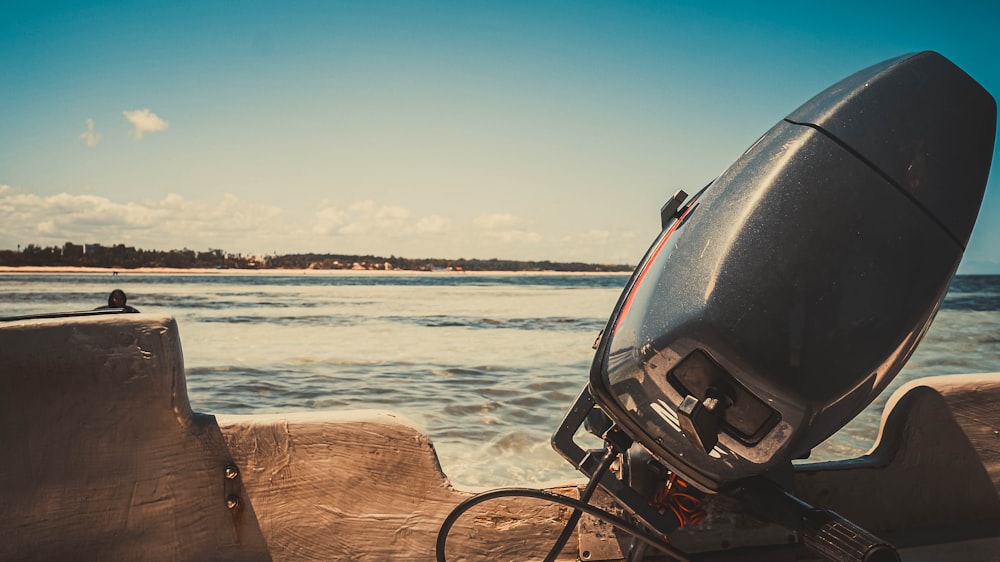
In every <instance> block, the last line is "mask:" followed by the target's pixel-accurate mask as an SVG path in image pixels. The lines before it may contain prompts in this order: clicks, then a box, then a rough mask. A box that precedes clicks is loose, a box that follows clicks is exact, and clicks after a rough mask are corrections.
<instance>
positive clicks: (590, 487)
mask: <svg viewBox="0 0 1000 562" xmlns="http://www.w3.org/2000/svg"><path fill="white" fill-rule="evenodd" d="M616 456H618V451H616V450H615V449H614V448H612V447H608V448H607V449H606V450H605V452H604V456H603V457H601V462H600V464H598V465H597V470H595V471H594V473H593V474H592V475H591V476H590V482H587V487H586V488H584V489H583V492H581V493H580V501H582V502H583V503H590V498H591V496H593V495H594V492H596V491H597V485H598V484H600V482H601V478H603V477H604V473H605V472H607V471H608V469H609V468H611V463H613V462H614V461H615V457H616ZM581 514H582V512H581V511H580V510H579V509H574V510H573V513H571V514H570V516H569V520H568V521H566V526H565V527H563V530H562V533H560V534H559V538H558V539H556V542H555V544H553V545H552V548H551V549H550V550H549V554H548V556H546V557H545V562H555V559H556V557H557V556H559V553H560V552H562V549H563V547H565V546H566V543H567V542H569V539H570V537H572V536H573V530H575V529H576V524H577V523H579V522H580V515H581Z"/></svg>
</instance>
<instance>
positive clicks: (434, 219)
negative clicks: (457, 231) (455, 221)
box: [416, 215, 452, 234]
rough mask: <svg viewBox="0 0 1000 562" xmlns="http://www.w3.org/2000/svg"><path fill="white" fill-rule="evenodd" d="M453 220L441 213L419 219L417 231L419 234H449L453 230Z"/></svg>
mask: <svg viewBox="0 0 1000 562" xmlns="http://www.w3.org/2000/svg"><path fill="white" fill-rule="evenodd" d="M451 230H452V224H451V220H449V219H446V218H444V217H442V216H440V215H431V216H429V217H424V218H422V219H420V220H418V221H417V224H416V231H417V233H419V234H447V233H449V232H451Z"/></svg>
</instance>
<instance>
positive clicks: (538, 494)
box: [435, 488, 694, 562]
mask: <svg viewBox="0 0 1000 562" xmlns="http://www.w3.org/2000/svg"><path fill="white" fill-rule="evenodd" d="M506 497H525V498H534V499H540V500H545V501H550V502H552V503H557V504H560V505H565V506H567V507H572V508H573V509H577V510H579V511H582V512H583V513H587V514H589V515H593V516H594V517H596V518H598V519H600V520H602V521H605V522H607V523H610V524H611V525H614V526H615V527H617V528H619V529H621V530H623V531H625V532H627V533H629V534H630V535H632V536H634V537H635V538H637V539H639V540H640V541H642V542H644V543H646V544H648V545H649V546H651V547H653V548H655V549H657V550H659V551H660V552H662V553H664V554H666V555H668V556H670V557H672V558H674V559H675V560H679V561H680V562H694V559H692V558H688V557H687V556H686V555H685V554H684V553H683V552H681V551H680V550H678V549H676V548H674V547H672V546H670V545H669V544H667V543H665V542H663V540H662V539H661V538H660V537H658V536H656V535H653V534H651V533H649V532H648V531H646V530H645V529H643V528H641V527H639V526H638V525H635V524H634V523H631V522H629V521H626V520H625V519H622V518H621V517H618V516H616V515H612V514H610V513H608V512H606V511H604V510H603V509H600V508H598V507H594V506H592V505H590V504H588V503H585V502H582V501H580V500H578V499H574V498H571V497H569V496H563V495H560V494H556V493H553V492H547V491H545V490H536V489H534V488H500V489H497V490H490V491H488V492H483V493H481V494H476V495H475V496H472V497H471V498H468V499H466V500H465V501H463V502H462V503H460V504H458V505H457V506H456V507H455V509H454V510H452V512H451V513H450V514H448V517H446V518H445V520H444V523H442V524H441V530H440V531H438V537H437V542H436V544H435V554H436V556H437V562H447V558H445V552H444V551H445V543H446V542H447V541H448V534H449V533H450V532H451V528H452V527H453V526H454V525H455V522H457V521H458V518H459V517H461V516H462V515H463V514H464V513H465V512H466V511H468V510H470V509H472V508H473V507H475V506H477V505H479V504H481V503H483V502H486V501H489V500H494V499H497V498H506Z"/></svg>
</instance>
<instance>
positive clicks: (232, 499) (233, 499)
mask: <svg viewBox="0 0 1000 562" xmlns="http://www.w3.org/2000/svg"><path fill="white" fill-rule="evenodd" d="M239 506H240V497H239V496H237V495H232V496H229V497H228V498H226V507H228V508H229V509H236V508H237V507H239Z"/></svg>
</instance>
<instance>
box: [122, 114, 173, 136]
mask: <svg viewBox="0 0 1000 562" xmlns="http://www.w3.org/2000/svg"><path fill="white" fill-rule="evenodd" d="M122 115H124V116H125V118H126V119H128V120H129V123H132V126H133V127H134V129H133V130H132V136H133V137H134V138H135V140H140V139H142V137H143V135H145V134H147V133H158V132H160V131H166V130H167V128H168V127H169V126H170V123H168V122H167V121H165V120H164V119H162V118H160V116H159V115H157V114H155V113H153V112H152V111H150V110H149V109H136V110H134V111H123V112H122Z"/></svg>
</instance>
